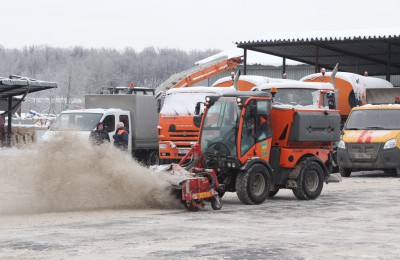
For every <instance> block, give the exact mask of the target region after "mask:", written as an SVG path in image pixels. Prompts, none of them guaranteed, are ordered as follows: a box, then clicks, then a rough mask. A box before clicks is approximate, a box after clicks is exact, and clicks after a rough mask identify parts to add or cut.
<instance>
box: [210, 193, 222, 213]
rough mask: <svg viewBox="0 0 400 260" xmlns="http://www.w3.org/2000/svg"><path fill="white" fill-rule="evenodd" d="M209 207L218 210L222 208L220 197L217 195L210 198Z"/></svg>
mask: <svg viewBox="0 0 400 260" xmlns="http://www.w3.org/2000/svg"><path fill="white" fill-rule="evenodd" d="M211 207H212V208H213V209H215V210H220V209H221V208H222V199H221V198H220V197H219V196H217V197H213V198H211Z"/></svg>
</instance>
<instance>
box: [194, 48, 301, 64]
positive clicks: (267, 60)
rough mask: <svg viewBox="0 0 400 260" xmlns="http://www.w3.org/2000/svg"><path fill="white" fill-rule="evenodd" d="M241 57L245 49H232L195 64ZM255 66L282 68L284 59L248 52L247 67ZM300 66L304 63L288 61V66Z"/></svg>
mask: <svg viewBox="0 0 400 260" xmlns="http://www.w3.org/2000/svg"><path fill="white" fill-rule="evenodd" d="M239 56H243V49H241V48H231V49H228V50H225V51H223V52H220V53H217V54H215V55H213V56H210V57H208V58H205V59H202V60H200V61H197V62H195V64H196V65H201V64H204V63H207V62H210V61H213V60H217V59H220V58H225V59H230V58H234V57H239ZM255 64H260V65H265V66H281V65H282V58H280V57H276V56H272V55H268V54H265V53H261V52H256V51H249V50H248V51H247V65H255ZM299 64H303V63H300V62H297V61H292V60H288V59H286V65H299Z"/></svg>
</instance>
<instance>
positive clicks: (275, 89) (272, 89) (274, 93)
mask: <svg viewBox="0 0 400 260" xmlns="http://www.w3.org/2000/svg"><path fill="white" fill-rule="evenodd" d="M277 92H278V89H277V88H271V95H272V97H273V98H274V97H275V95H276V93H277Z"/></svg>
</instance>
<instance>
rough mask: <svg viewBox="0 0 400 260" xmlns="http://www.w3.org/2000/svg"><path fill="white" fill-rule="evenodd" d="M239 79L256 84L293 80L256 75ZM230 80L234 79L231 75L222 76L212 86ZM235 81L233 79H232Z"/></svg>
mask: <svg viewBox="0 0 400 260" xmlns="http://www.w3.org/2000/svg"><path fill="white" fill-rule="evenodd" d="M239 80H242V81H247V82H250V83H253V84H254V85H256V86H259V85H262V84H265V83H270V82H286V81H292V80H290V79H278V78H270V77H264V76H256V75H243V76H240V77H239ZM228 81H232V78H231V77H224V78H220V79H219V80H217V81H215V82H214V83H213V84H212V85H211V87H214V86H216V85H218V84H221V83H224V82H228ZM232 83H233V81H232Z"/></svg>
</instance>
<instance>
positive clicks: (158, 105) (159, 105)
mask: <svg viewBox="0 0 400 260" xmlns="http://www.w3.org/2000/svg"><path fill="white" fill-rule="evenodd" d="M160 111H161V99H157V113H160Z"/></svg>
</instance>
